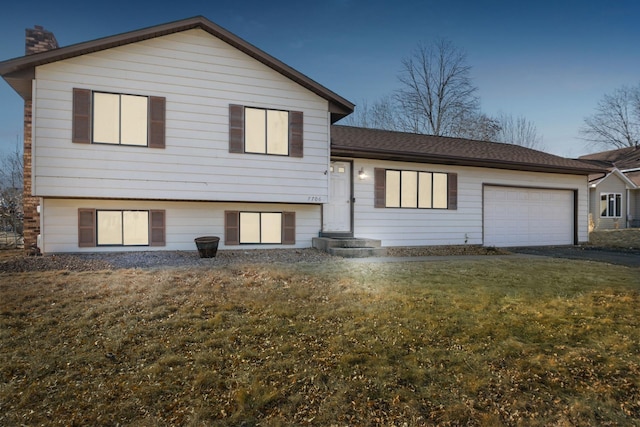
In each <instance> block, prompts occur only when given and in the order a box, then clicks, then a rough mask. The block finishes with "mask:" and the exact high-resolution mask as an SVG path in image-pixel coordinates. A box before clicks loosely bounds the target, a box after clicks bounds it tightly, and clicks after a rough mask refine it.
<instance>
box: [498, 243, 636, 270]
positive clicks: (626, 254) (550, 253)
mask: <svg viewBox="0 0 640 427" xmlns="http://www.w3.org/2000/svg"><path fill="white" fill-rule="evenodd" d="M509 251H511V252H513V253H517V254H526V255H538V256H547V257H552V258H567V259H582V260H589V261H596V262H606V263H609V264H616V265H624V266H627V267H640V250H637V249H616V248H603V247H594V246H536V247H522V248H509Z"/></svg>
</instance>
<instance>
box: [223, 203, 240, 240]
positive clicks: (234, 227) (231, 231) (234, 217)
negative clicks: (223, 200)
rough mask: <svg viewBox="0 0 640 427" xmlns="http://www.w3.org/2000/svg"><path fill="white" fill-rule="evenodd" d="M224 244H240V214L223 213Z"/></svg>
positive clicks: (233, 212)
mask: <svg viewBox="0 0 640 427" xmlns="http://www.w3.org/2000/svg"><path fill="white" fill-rule="evenodd" d="M224 244H225V245H239V244H240V212H238V211H224Z"/></svg>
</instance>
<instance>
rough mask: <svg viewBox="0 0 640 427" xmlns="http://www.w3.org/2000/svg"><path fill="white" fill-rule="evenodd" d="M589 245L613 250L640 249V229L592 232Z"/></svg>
mask: <svg viewBox="0 0 640 427" xmlns="http://www.w3.org/2000/svg"><path fill="white" fill-rule="evenodd" d="M589 244H590V245H593V246H603V247H611V248H626V249H640V228H626V229H623V230H597V231H592V232H591V233H589Z"/></svg>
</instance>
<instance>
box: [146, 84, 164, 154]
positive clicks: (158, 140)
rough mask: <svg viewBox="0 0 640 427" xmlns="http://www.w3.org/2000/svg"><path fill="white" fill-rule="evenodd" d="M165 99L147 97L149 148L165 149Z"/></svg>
mask: <svg viewBox="0 0 640 427" xmlns="http://www.w3.org/2000/svg"><path fill="white" fill-rule="evenodd" d="M165 123H166V98H163V97H161V96H151V97H149V147H150V148H164V147H165V135H166V132H165V127H166V124H165Z"/></svg>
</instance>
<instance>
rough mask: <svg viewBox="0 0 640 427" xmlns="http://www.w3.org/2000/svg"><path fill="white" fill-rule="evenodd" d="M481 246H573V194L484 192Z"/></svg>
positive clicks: (494, 189)
mask: <svg viewBox="0 0 640 427" xmlns="http://www.w3.org/2000/svg"><path fill="white" fill-rule="evenodd" d="M483 218H484V245H485V246H498V247H508V246H545V245H570V244H573V235H574V232H573V227H574V225H573V218H574V207H573V191H571V190H548V189H531V188H512V187H493V186H486V187H485V189H484V216H483Z"/></svg>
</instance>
